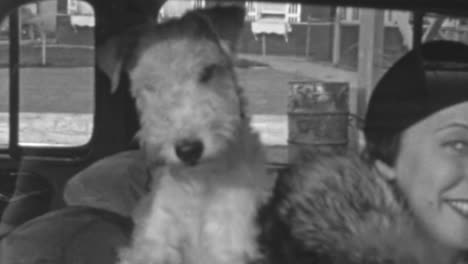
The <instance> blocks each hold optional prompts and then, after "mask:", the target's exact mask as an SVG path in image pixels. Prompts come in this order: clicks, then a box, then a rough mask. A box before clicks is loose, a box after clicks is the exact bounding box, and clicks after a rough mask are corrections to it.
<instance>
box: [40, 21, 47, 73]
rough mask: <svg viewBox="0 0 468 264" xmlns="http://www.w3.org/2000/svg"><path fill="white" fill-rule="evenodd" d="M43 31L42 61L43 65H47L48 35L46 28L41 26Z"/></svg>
mask: <svg viewBox="0 0 468 264" xmlns="http://www.w3.org/2000/svg"><path fill="white" fill-rule="evenodd" d="M40 31H41V58H42V60H41V62H42V65H43V66H44V65H46V64H47V53H46V51H47V35H46V31H45V29H44V28H41V29H40Z"/></svg>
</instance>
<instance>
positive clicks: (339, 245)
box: [259, 154, 447, 264]
mask: <svg viewBox="0 0 468 264" xmlns="http://www.w3.org/2000/svg"><path fill="white" fill-rule="evenodd" d="M393 189H394V188H392V186H391V185H390V184H389V183H388V182H386V181H384V180H383V179H382V178H381V177H379V175H377V174H376V173H375V172H374V171H372V170H371V169H370V168H369V167H368V166H367V165H366V164H365V163H364V162H363V161H362V160H360V159H359V158H357V155H355V156H352V155H333V154H321V155H317V156H315V157H313V159H312V160H309V161H308V162H307V163H304V164H302V165H297V166H295V167H294V168H292V169H290V170H289V171H288V172H287V173H284V174H283V175H280V176H279V180H278V183H277V186H276V188H275V191H274V194H273V198H272V199H271V201H270V203H269V204H268V205H267V206H266V207H265V208H263V209H262V210H261V213H260V217H259V222H260V226H261V227H262V231H261V234H260V236H259V241H260V244H261V246H262V250H263V253H264V254H265V262H266V263H268V264H306V263H307V264H321V263H324V264H325V263H326V264H344V263H346V264H358V263H359V264H364V263H375V264H381V263H382V264H383V263H395V264H407V263H408V264H410V263H411V264H419V263H421V264H422V263H425V264H427V263H433V264H436V263H437V264H443V263H445V261H446V259H447V258H446V257H444V256H443V255H442V254H441V253H440V252H438V250H437V249H438V247H437V246H436V245H434V244H433V243H432V242H431V241H429V240H428V239H425V238H426V236H423V235H422V233H421V231H420V229H418V227H417V224H416V223H415V221H414V218H413V217H412V215H411V213H410V212H409V210H407V209H406V207H405V206H404V203H403V202H402V201H401V200H400V199H397V197H398V195H395V191H394V190H393Z"/></svg>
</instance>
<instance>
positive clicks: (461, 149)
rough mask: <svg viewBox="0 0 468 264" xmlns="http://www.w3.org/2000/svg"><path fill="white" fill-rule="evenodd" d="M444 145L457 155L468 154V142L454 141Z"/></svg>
mask: <svg viewBox="0 0 468 264" xmlns="http://www.w3.org/2000/svg"><path fill="white" fill-rule="evenodd" d="M444 145H445V146H446V147H448V148H449V149H450V150H452V151H455V152H457V153H461V154H468V141H464V140H453V141H448V142H446V143H445V144H444Z"/></svg>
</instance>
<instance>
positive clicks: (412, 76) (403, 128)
mask: <svg viewBox="0 0 468 264" xmlns="http://www.w3.org/2000/svg"><path fill="white" fill-rule="evenodd" d="M466 54H468V46H466V45H464V44H461V43H456V42H449V41H435V42H428V43H426V44H423V45H422V46H421V50H420V52H416V51H413V52H410V53H408V54H407V55H405V56H404V57H403V58H402V59H401V60H399V61H398V62H397V63H396V64H395V65H394V66H393V67H392V68H391V69H390V70H389V71H388V72H387V73H386V74H385V75H384V77H383V78H382V79H381V81H380V82H379V83H378V84H377V87H376V88H375V90H374V93H373V94H372V96H371V99H370V103H369V108H368V112H367V119H366V126H365V129H364V132H365V136H366V139H367V141H368V146H367V152H368V154H369V157H370V159H371V160H372V161H373V163H374V164H375V166H376V168H377V170H378V171H379V172H381V174H382V175H383V176H384V177H385V178H386V179H387V180H388V181H390V182H391V183H394V184H395V186H396V189H397V190H398V191H399V192H400V193H401V194H402V195H403V197H404V198H405V201H406V202H407V204H408V206H409V208H410V209H411V210H412V212H413V213H414V215H415V216H416V219H417V221H418V222H419V223H421V227H422V229H423V230H424V233H427V236H428V237H429V238H430V239H433V240H435V241H436V242H437V243H439V244H440V248H441V249H444V250H445V251H446V252H447V254H448V255H450V256H452V257H453V258H457V257H458V255H459V254H460V252H461V251H465V250H467V249H468V247H467V245H468V220H467V219H468V90H467V89H466V83H467V82H468V72H467V69H468V67H467V66H468V56H466ZM396 105H398V106H399V107H395V106H396Z"/></svg>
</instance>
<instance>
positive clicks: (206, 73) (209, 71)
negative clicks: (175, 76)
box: [199, 64, 218, 83]
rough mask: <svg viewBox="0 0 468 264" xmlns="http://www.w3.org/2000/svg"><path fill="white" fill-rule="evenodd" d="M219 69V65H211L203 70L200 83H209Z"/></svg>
mask: <svg viewBox="0 0 468 264" xmlns="http://www.w3.org/2000/svg"><path fill="white" fill-rule="evenodd" d="M217 67H218V66H217V65H215V64H211V65H208V66H206V67H205V68H203V70H202V71H201V73H200V77H199V81H200V82H201V83H206V82H209V81H210V80H211V79H212V78H213V76H214V73H215V71H216V68H217Z"/></svg>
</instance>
